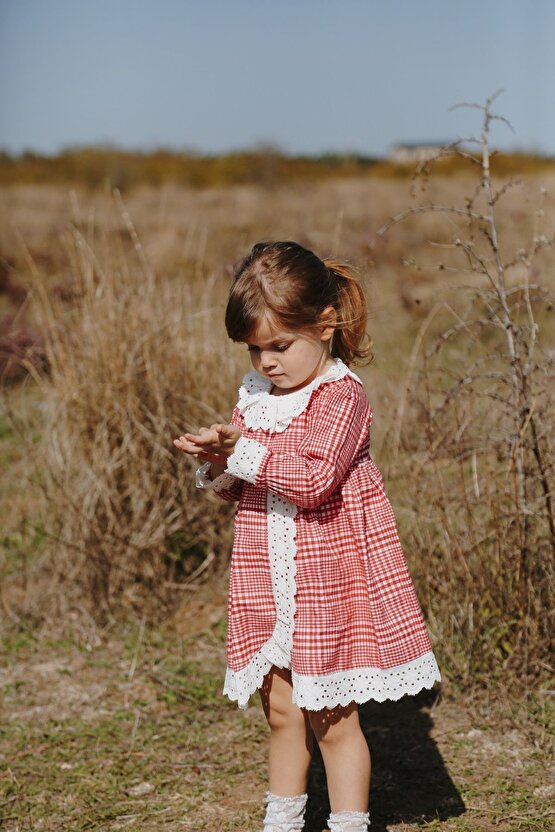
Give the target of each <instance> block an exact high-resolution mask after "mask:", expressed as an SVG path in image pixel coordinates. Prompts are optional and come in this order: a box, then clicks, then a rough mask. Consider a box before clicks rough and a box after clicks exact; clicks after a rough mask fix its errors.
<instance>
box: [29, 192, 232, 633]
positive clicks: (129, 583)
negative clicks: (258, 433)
mask: <svg viewBox="0 0 555 832" xmlns="http://www.w3.org/2000/svg"><path fill="white" fill-rule="evenodd" d="M117 208H118V209H119V212H120V214H121V216H122V217H123V219H124V221H125V226H126V228H127V232H128V235H129V238H130V239H131V241H132V242H133V251H134V254H133V256H129V255H127V256H123V255H120V256H118V255H117V252H116V253H115V254H114V253H113V254H112V255H111V256H110V257H108V258H107V259H105V260H101V259H99V257H97V255H96V254H95V253H94V252H93V251H92V249H91V247H90V245H89V243H88V241H87V239H86V238H85V237H84V236H83V235H82V233H81V232H80V231H79V230H78V229H77V228H74V229H73V231H72V233H71V235H70V236H69V238H68V239H67V240H66V247H67V251H68V253H69V255H70V257H71V260H72V273H73V276H74V296H75V301H74V302H73V303H72V304H71V305H70V306H69V307H68V305H67V304H64V303H62V301H60V300H59V299H57V296H56V295H54V296H52V295H49V294H48V293H47V292H45V291H44V290H43V288H42V284H41V283H40V282H37V283H36V287H35V288H36V290H37V291H38V292H39V294H40V301H41V313H42V316H43V325H44V326H45V329H47V331H48V333H49V338H48V348H47V356H48V362H49V366H50V376H49V379H48V381H47V383H46V384H45V385H44V394H45V401H46V409H47V413H48V424H47V427H46V440H47V441H46V447H45V453H46V457H45V459H46V466H47V469H48V477H47V480H46V486H45V488H46V499H47V503H48V506H49V510H48V515H47V517H46V533H47V535H48V537H49V539H50V540H51V542H52V545H51V547H50V555H51V566H52V577H53V581H54V583H53V587H54V588H53V591H52V593H51V599H50V601H51V602H53V603H55V604H56V605H58V607H60V608H62V607H63V605H64V604H68V603H69V604H75V603H81V604H84V605H85V606H86V607H88V609H89V610H90V611H91V612H93V613H94V614H95V615H96V616H97V618H98V619H100V620H103V619H105V617H106V616H107V615H110V614H113V613H114V612H115V611H116V610H117V607H118V605H120V604H122V603H123V604H124V605H125V606H128V607H129V606H131V607H133V608H136V609H137V610H138V611H141V613H143V614H145V613H146V614H149V615H155V616H156V615H159V614H160V613H162V612H164V611H165V610H167V608H168V607H169V606H173V605H174V604H175V600H176V594H177V597H178V598H179V599H180V600H181V598H182V595H181V596H180V595H179V592H182V591H183V590H186V589H187V583H188V581H189V579H190V578H191V576H195V575H198V574H199V571H202V570H203V568H204V567H205V566H207V565H208V564H209V563H210V562H211V561H212V560H215V561H216V562H217V563H218V564H219V565H222V564H224V565H225V563H226V557H227V550H228V546H227V543H228V542H229V540H228V539H229V511H226V510H225V509H223V508H222V506H221V505H220V504H218V505H217V506H216V504H215V503H213V504H211V503H210V502H206V501H205V500H201V499H199V497H198V495H197V494H196V493H195V487H194V469H195V468H196V467H197V466H196V464H194V463H193V461H192V460H191V459H190V458H184V457H183V456H182V455H179V454H178V453H176V452H175V450H174V448H173V446H172V439H173V438H174V437H175V436H177V435H179V433H181V432H183V431H184V430H194V429H196V428H197V427H198V426H199V425H200V424H204V423H205V422H206V421H209V422H210V421H216V420H218V421H219V420H226V419H227V418H228V417H229V410H230V402H232V401H233V400H234V397H235V393H236V388H237V375H238V373H237V369H236V365H235V361H234V358H233V354H232V353H231V352H230V351H229V349H228V345H227V343H226V341H225V340H224V337H223V334H222V332H221V328H220V327H219V326H214V319H215V318H219V317H220V316H221V309H220V306H221V304H219V293H218V292H217V291H216V289H215V282H216V280H217V276H216V275H210V274H205V273H204V271H203V269H202V264H196V265H193V271H192V273H186V272H181V273H177V274H175V275H172V276H171V277H164V276H162V275H156V274H155V273H154V271H153V269H152V268H151V267H150V265H149V263H148V262H147V259H146V257H145V254H144V251H143V249H142V246H141V243H140V241H139V239H138V237H137V234H136V231H135V229H134V227H133V225H132V222H131V220H130V218H129V215H128V214H127V211H126V209H125V206H124V205H123V203H122V201H121V198H119V197H118V199H117Z"/></svg>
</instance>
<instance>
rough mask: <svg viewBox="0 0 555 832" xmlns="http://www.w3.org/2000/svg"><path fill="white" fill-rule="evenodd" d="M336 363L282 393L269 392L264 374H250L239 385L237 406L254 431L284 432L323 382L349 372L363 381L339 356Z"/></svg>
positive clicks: (335, 379)
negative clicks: (290, 390)
mask: <svg viewBox="0 0 555 832" xmlns="http://www.w3.org/2000/svg"><path fill="white" fill-rule="evenodd" d="M334 362H335V363H334V364H333V365H332V366H331V367H330V368H329V369H328V370H327V371H326V372H325V373H324V374H323V375H321V376H316V378H315V379H313V381H311V382H310V384H307V385H306V387H303V388H302V389H301V390H296V391H295V392H294V393H285V394H284V395H282V396H272V395H270V390H271V388H272V380H271V379H269V378H266V376H263V375H262V374H261V373H257V372H256V371H253V372H251V373H247V374H246V375H245V377H244V378H243V383H242V385H241V387H240V388H239V401H238V402H237V407H238V409H239V412H240V413H242V414H243V418H244V420H245V425H246V426H247V427H248V428H251V430H256V429H257V428H262V430H268V431H270V432H273V433H281V432H282V431H284V430H285V428H286V427H287V426H288V425H290V424H291V421H292V420H293V419H294V418H295V416H298V415H299V413H302V412H303V410H304V409H305V408H306V407H307V405H308V403H309V401H310V397H311V396H312V393H313V392H314V390H316V388H317V387H319V386H320V385H321V384H324V383H326V382H329V381H337V380H338V379H340V378H343V376H346V375H349V376H352V377H353V378H354V379H356V380H357V381H358V382H359V384H362V381H361V380H360V378H359V377H358V376H357V375H356V373H353V371H352V370H350V369H349V367H347V365H346V364H345V363H344V362H343V361H342V360H341V359H340V358H334Z"/></svg>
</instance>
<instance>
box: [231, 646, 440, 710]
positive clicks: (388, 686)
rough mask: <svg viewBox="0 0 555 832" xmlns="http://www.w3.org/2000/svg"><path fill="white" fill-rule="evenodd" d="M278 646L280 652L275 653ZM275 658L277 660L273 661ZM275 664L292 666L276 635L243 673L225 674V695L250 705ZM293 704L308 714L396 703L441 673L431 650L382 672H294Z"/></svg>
mask: <svg viewBox="0 0 555 832" xmlns="http://www.w3.org/2000/svg"><path fill="white" fill-rule="evenodd" d="M276 647H277V650H276ZM272 656H275V657H276V659H278V661H279V662H281V663H278V661H276V660H275V659H272ZM272 664H275V665H277V667H289V666H290V665H289V663H288V662H287V661H286V660H285V657H284V654H283V651H282V650H280V649H279V646H278V645H277V644H276V643H275V642H274V640H273V635H272V637H271V638H270V639H269V640H268V642H266V644H265V645H264V647H262V648H261V650H260V651H259V652H258V653H256V654H255V656H254V657H253V658H252V659H251V661H250V662H249V664H248V665H247V666H246V667H244V668H243V669H242V670H239V671H233V670H230V668H228V669H227V671H226V679H225V685H224V694H225V695H226V696H228V697H229V698H230V699H232V700H233V701H237V704H238V706H239V707H240V708H241V709H243V710H244V709H245V708H246V707H247V706H248V701H249V698H250V696H251V694H253V693H254V691H255V690H257V688H259V687H261V685H262V680H263V679H264V676H265V675H266V673H267V672H268V671H269V670H270V667H271V666H272ZM291 678H292V683H293V696H292V700H293V702H294V703H295V704H296V705H298V706H299V707H300V708H305V709H306V710H309V711H320V710H322V709H323V708H335V707H336V706H337V705H348V704H349V702H357V703H358V704H362V703H363V702H367V701H368V700H370V699H373V700H376V701H377V702H384V701H385V700H386V699H392V700H397V699H400V698H401V697H402V696H405V695H406V694H411V695H412V694H415V693H418V691H420V690H422V689H423V688H431V687H432V686H433V685H434V683H435V682H440V681H441V674H440V672H439V668H438V666H437V662H436V658H435V656H434V654H433V652H432V651H430V652H429V653H425V654H424V655H423V656H419V657H418V658H417V659H413V660H412V661H410V662H406V663H405V664H401V665H398V666H397V667H391V668H387V669H382V668H379V667H361V668H354V669H352V670H343V671H338V672H337V673H330V674H328V675H327V676H304V675H300V674H298V673H295V672H294V671H293V672H292V674H291Z"/></svg>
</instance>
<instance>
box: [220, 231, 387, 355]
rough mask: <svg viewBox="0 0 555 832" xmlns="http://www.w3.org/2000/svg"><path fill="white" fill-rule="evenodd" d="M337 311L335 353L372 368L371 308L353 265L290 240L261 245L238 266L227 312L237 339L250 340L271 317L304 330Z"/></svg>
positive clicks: (227, 321)
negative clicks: (368, 330)
mask: <svg viewBox="0 0 555 832" xmlns="http://www.w3.org/2000/svg"><path fill="white" fill-rule="evenodd" d="M330 307H332V308H333V309H335V311H336V319H337V322H335V321H334V323H333V326H334V327H335V331H334V333H333V338H332V343H331V354H332V355H333V356H334V358H340V359H341V360H342V361H344V362H345V364H347V365H348V364H369V363H370V361H372V358H373V354H372V339H371V338H370V336H369V335H368V334H367V333H366V321H367V318H368V307H367V305H366V298H365V297H364V292H363V289H362V286H361V285H360V283H359V281H358V278H357V276H356V274H355V272H354V271H353V269H351V267H350V266H347V265H345V264H344V263H339V262H337V261H336V260H321V259H320V258H319V257H318V256H317V255H316V254H314V252H313V251H310V250H309V249H307V248H304V247H303V246H301V245H299V243H295V242H293V241H291V240H277V241H275V242H264V243H257V244H256V245H255V246H254V247H253V249H252V250H251V251H250V253H249V254H248V255H247V256H246V257H245V259H244V260H242V261H241V263H240V264H239V265H238V267H237V269H236V271H235V274H234V278H233V285H232V286H231V289H230V293H229V299H228V303H227V308H226V313H225V325H226V329H227V333H228V335H229V337H230V338H231V339H232V340H233V341H243V342H245V341H248V339H249V337H250V336H251V334H252V332H253V331H254V330H255V329H256V326H257V324H258V322H259V321H260V320H261V319H262V318H263V317H264V316H265V315H268V314H270V315H271V316H273V318H274V319H275V320H276V321H279V323H280V324H282V325H283V326H285V327H290V328H292V329H303V328H305V327H314V326H316V325H318V324H320V323H321V322H322V320H325V319H323V318H322V313H323V312H324V310H326V309H329V308H330Z"/></svg>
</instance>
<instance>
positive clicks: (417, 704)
mask: <svg viewBox="0 0 555 832" xmlns="http://www.w3.org/2000/svg"><path fill="white" fill-rule="evenodd" d="M3 648H4V649H3V651H2V656H3V658H2V659H1V664H0V688H1V696H2V699H3V717H2V727H1V729H0V731H1V733H0V772H1V775H2V776H1V778H0V780H1V785H0V818H2V821H1V822H0V825H1V826H2V828H3V829H5V830H6V832H29V831H30V830H33V832H34V830H40V831H41V832H53V831H54V830H56V832H60V830H71V832H73V830H75V832H77V830H92V829H94V830H106V831H107V832H108V830H123V829H125V830H129V831H130V832H134V830H139V829H140V830H141V832H155V830H175V832H177V830H193V829H194V830H207V832H208V830H210V832H231V830H234V832H235V830H243V832H257V831H258V832H259V831H260V830H261V829H262V824H261V818H262V804H263V796H264V792H265V790H266V788H267V784H266V769H265V758H266V744H267V727H266V724H265V721H264V716H263V714H262V710H261V707H260V705H259V702H258V700H257V698H256V697H253V699H252V700H251V706H250V707H249V708H248V710H247V711H240V710H238V709H237V707H236V706H235V704H233V703H230V702H228V701H227V700H225V699H224V698H223V697H222V695H221V688H222V682H223V669H224V622H223V618H222V617H221V615H220V608H219V607H218V608H217V609H216V612H215V613H214V612H211V611H210V610H209V611H208V612H207V611H206V609H205V608H204V607H200V608H199V609H198V610H197V615H196V616H195V617H194V619H191V618H190V616H189V617H188V618H186V619H184V620H182V621H179V620H175V619H174V620H173V621H172V626H171V627H170V628H168V627H167V626H166V627H157V628H150V627H147V626H145V625H144V622H133V621H131V622H128V623H127V624H125V625H119V626H116V625H114V624H113V625H112V626H111V627H110V628H109V629H108V630H105V631H103V632H102V633H98V632H97V633H96V634H95V635H94V636H91V638H90V640H89V641H88V640H87V638H85V637H83V636H82V635H81V637H80V638H79V639H75V640H74V639H69V640H66V641H60V640H56V641H48V640H47V639H45V638H44V637H43V638H40V639H39V638H37V637H36V636H32V635H29V634H27V635H26V634H23V633H20V634H18V635H13V636H12V637H10V638H7V639H5V641H4V644H3ZM550 703H551V699H550V697H549V696H548V695H546V694H545V692H544V695H543V696H536V697H534V696H532V695H530V696H529V697H527V698H526V697H524V698H522V699H521V700H520V701H517V700H514V699H510V698H506V697H505V698H504V700H503V702H500V701H499V699H496V700H494V699H492V697H491V695H489V696H487V695H486V694H482V695H479V694H476V695H473V697H472V699H470V698H467V697H463V696H462V695H460V694H459V695H455V694H454V693H452V692H451V693H449V694H447V695H446V693H445V691H443V692H441V693H438V691H431V692H430V691H424V692H423V693H422V694H420V695H419V696H417V697H405V698H403V699H402V700H400V701H399V702H396V703H385V704H383V705H376V704H372V705H365V706H363V707H362V708H361V716H362V722H363V725H364V730H365V733H366V736H367V739H368V741H369V744H370V748H371V752H372V762H373V782H372V792H371V818H372V826H371V829H372V832H386V830H395V832H409V830H415V829H434V830H442V832H476V831H477V830H478V831H479V830H484V832H489V830H492V831H493V830H496V832H508V830H523V831H524V830H527V832H532V830H548V829H551V828H553V824H554V823H555V813H554V811H553V809H552V806H553V802H554V798H555V776H554V774H555V772H554V771H553V769H552V768H551V769H550V767H549V766H550V758H549V739H550V732H549V725H548V705H549V704H550ZM328 808H329V807H328V804H327V795H326V790H325V778H324V774H323V769H322V765H321V760H320V759H319V758H315V760H314V765H313V770H312V774H311V782H310V788H309V805H308V815H307V832H320V831H321V830H323V829H325V827H326V817H327V812H328Z"/></svg>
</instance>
